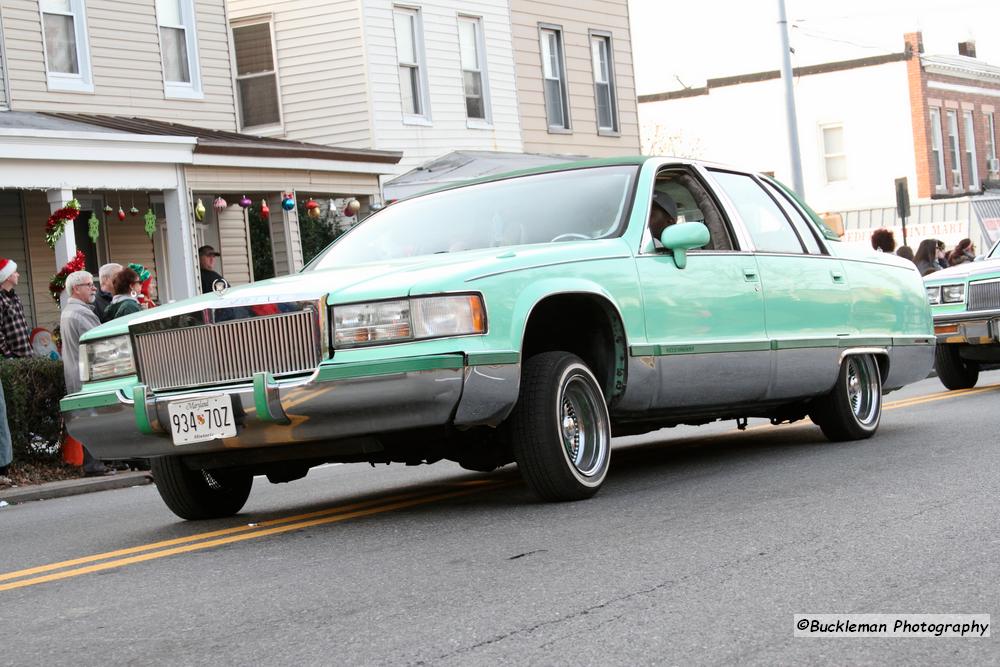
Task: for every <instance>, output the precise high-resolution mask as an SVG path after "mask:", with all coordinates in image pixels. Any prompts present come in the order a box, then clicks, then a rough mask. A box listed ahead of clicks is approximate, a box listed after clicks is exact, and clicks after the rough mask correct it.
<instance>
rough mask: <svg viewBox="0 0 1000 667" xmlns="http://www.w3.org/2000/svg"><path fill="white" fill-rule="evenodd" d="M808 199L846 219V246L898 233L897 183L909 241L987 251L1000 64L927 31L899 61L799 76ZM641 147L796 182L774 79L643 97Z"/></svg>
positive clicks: (768, 75)
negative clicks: (903, 185)
mask: <svg viewBox="0 0 1000 667" xmlns="http://www.w3.org/2000/svg"><path fill="white" fill-rule="evenodd" d="M793 76H794V79H795V82H794V85H795V98H796V106H797V114H798V133H799V140H800V147H801V158H802V168H803V181H804V184H805V196H806V198H807V199H808V200H809V201H810V203H812V204H813V206H814V207H815V208H817V209H819V210H823V211H836V212H840V213H842V214H843V215H844V221H845V226H846V228H847V235H846V236H845V240H847V241H848V242H857V243H867V242H868V238H869V236H870V233H871V231H872V230H873V229H875V228H878V227H889V228H895V229H896V238H897V241H898V242H900V243H902V240H903V239H902V229H901V227H902V221H901V220H899V219H898V218H897V216H896V210H895V181H896V179H897V178H900V177H905V178H906V179H907V184H908V188H909V197H910V200H911V213H912V214H911V217H910V219H909V220H908V221H907V242H908V244H909V245H911V246H914V247H915V246H916V244H917V243H919V242H920V240H922V239H923V238H932V237H933V238H940V239H942V240H944V241H945V242H946V243H955V242H957V241H958V240H959V239H961V238H964V237H970V238H972V239H973V240H974V241H975V242H976V244H977V247H978V248H980V249H984V247H986V246H988V245H989V244H991V243H993V242H995V241H996V240H997V239H998V238H1000V164H998V161H997V158H998V142H1000V135H998V130H997V127H996V125H997V120H998V118H997V116H998V112H1000V66H996V65H992V64H989V63H986V62H984V61H982V60H979V59H977V58H976V54H975V44H974V43H972V42H963V43H962V44H959V45H958V50H957V53H956V54H955V55H932V54H925V53H924V52H923V46H922V38H921V34H920V33H910V34H906V35H904V38H903V49H902V50H901V51H900V52H898V53H890V54H884V55H878V56H870V57H866V58H859V59H855V60H848V61H839V62H830V63H822V64H818V65H810V66H805V67H797V68H795V69H794V70H793ZM639 116H640V123H641V125H642V133H643V147H644V150H646V151H647V152H653V153H665V154H679V155H682V156H684V157H697V158H702V159H707V160H717V161H721V162H728V163H735V164H740V165H743V166H746V167H749V168H752V169H757V170H759V171H762V172H771V173H774V174H775V175H776V176H777V177H778V178H779V179H781V180H784V181H786V182H791V167H790V161H789V157H788V155H789V153H788V140H787V131H786V127H785V113H784V97H783V90H782V85H781V80H780V73H779V72H778V71H776V70H775V71H769V72H753V73H748V74H739V75H735V76H727V77H723V78H717V79H709V80H708V82H707V83H706V85H705V86H704V87H702V88H688V89H684V90H676V91H667V92H663V93H657V94H652V95H640V96H639Z"/></svg>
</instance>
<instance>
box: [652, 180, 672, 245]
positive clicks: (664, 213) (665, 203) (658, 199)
mask: <svg viewBox="0 0 1000 667" xmlns="http://www.w3.org/2000/svg"><path fill="white" fill-rule="evenodd" d="M675 222H677V204H676V203H674V200H673V199H671V197H670V195H668V194H667V193H666V192H663V191H661V190H654V191H653V206H652V210H651V211H650V212H649V231H650V232H652V234H653V242H654V243H655V245H656V246H660V235H661V234H662V233H663V230H664V229H666V228H667V227H669V226H670V225H672V224H674V223H675Z"/></svg>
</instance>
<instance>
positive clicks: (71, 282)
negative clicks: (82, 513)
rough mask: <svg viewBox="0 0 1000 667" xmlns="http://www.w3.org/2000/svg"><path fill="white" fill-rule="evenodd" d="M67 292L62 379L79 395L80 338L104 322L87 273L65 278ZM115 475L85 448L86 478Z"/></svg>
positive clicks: (61, 324) (61, 331)
mask: <svg viewBox="0 0 1000 667" xmlns="http://www.w3.org/2000/svg"><path fill="white" fill-rule="evenodd" d="M66 292H67V293H68V294H69V299H68V300H67V301H66V305H65V306H63V309H62V315H61V316H60V317H59V335H60V336H61V337H62V357H63V377H64V378H65V379H66V393H67V394H74V393H76V392H78V391H80V387H81V386H82V382H81V381H80V362H79V360H80V336H82V335H83V334H85V333H86V332H88V331H90V330H91V329H93V328H94V327H96V326H98V325H99V324H100V323H101V321H100V320H99V319H98V318H97V313H95V312H94V300H95V299H96V298H97V285H95V284H94V276H92V275H91V274H90V272H88V271H76V272H74V273H71V274H69V275H68V276H66ZM114 472H115V471H114V470H112V469H111V468H108V467H107V466H105V465H104V464H103V463H102V462H101V461H99V460H98V459H95V458H94V457H93V456H91V455H90V452H89V451H87V447H86V445H84V447H83V474H84V475H87V476H88V477H93V476H96V475H110V474H113V473H114Z"/></svg>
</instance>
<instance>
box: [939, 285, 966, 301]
mask: <svg viewBox="0 0 1000 667" xmlns="http://www.w3.org/2000/svg"><path fill="white" fill-rule="evenodd" d="M963 301H965V285H964V284H962V285H944V286H943V287H941V303H962V302H963Z"/></svg>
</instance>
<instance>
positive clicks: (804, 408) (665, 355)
mask: <svg viewBox="0 0 1000 667" xmlns="http://www.w3.org/2000/svg"><path fill="white" fill-rule="evenodd" d="M935 342H936V341H935V336H934V330H933V325H932V320H931V315H930V308H929V306H928V303H927V298H926V295H925V291H924V286H923V282H922V281H921V279H920V276H919V275H918V274H917V272H916V270H915V269H914V267H913V264H911V263H909V262H907V261H905V260H902V259H900V258H897V257H895V256H892V255H882V254H875V253H872V252H866V251H859V250H856V249H852V248H849V247H846V246H844V245H843V244H841V243H840V242H839V241H838V238H837V236H836V235H835V234H833V233H832V232H831V231H830V230H829V229H827V228H826V227H825V226H824V225H823V224H822V222H821V221H820V220H819V219H818V218H817V217H816V215H815V214H814V213H812V211H811V210H810V209H808V207H806V206H805V205H804V204H802V203H801V202H799V201H798V200H797V199H796V198H795V197H794V196H792V195H791V194H790V193H789V192H788V191H787V190H786V189H785V188H784V187H783V186H781V185H780V184H779V183H777V182H775V181H772V180H770V179H768V178H764V177H761V176H758V175H755V174H751V173H746V172H742V171H739V170H735V169H731V168H728V167H722V166H716V165H710V164H704V163H698V162H692V161H687V160H677V159H670V158H638V157H637V158H623V159H608V160H596V161H588V162H580V163H574V164H569V165H561V166H559V167H553V168H547V169H539V170H534V171H531V172H522V173H515V174H507V175H504V176H498V177H495V178H489V179H484V180H481V181H476V182H473V183H468V184H464V185H461V186H458V187H452V188H448V189H444V190H440V191H436V192H432V193H428V194H423V195H420V196H416V197H413V198H410V199H407V200H404V201H401V202H398V203H395V204H392V205H391V206H388V207H387V208H385V209H384V210H382V211H381V212H379V213H376V214H375V215H373V216H371V217H370V218H368V219H367V220H365V221H364V222H363V223H362V224H360V225H358V226H357V227H355V228H354V229H352V230H351V231H350V232H348V233H347V234H345V235H344V236H342V237H341V238H340V239H338V240H337V241H336V242H335V243H334V244H332V245H331V246H330V247H329V248H327V249H326V250H325V251H324V252H323V253H321V254H320V255H319V256H318V257H316V258H315V259H314V260H313V261H312V262H311V263H310V264H309V265H308V266H307V267H305V269H303V270H302V271H301V272H300V273H299V274H297V275H292V276H286V277H281V278H275V279H272V280H267V281H262V282H259V283H254V284H251V285H245V286H241V287H235V288H232V289H227V290H222V292H221V293H218V294H207V295H202V296H200V297H196V298H192V299H189V300H187V301H184V302H180V303H176V304H171V305H170V306H166V307H161V308H157V309H156V310H155V311H152V312H149V313H141V314H137V315H136V316H134V317H132V318H130V319H126V320H116V321H113V322H110V323H108V324H105V325H103V326H101V327H98V328H97V329H94V330H92V331H91V332H89V333H88V334H87V335H86V336H85V337H84V345H83V348H82V350H81V359H82V361H81V374H82V379H83V382H84V384H83V389H82V391H80V392H79V393H77V394H73V395H71V396H68V397H66V398H65V399H64V400H63V403H62V409H63V411H64V413H65V417H66V422H67V426H68V429H69V432H70V433H71V434H72V435H74V436H75V437H77V438H78V439H80V440H81V441H83V442H84V443H85V444H86V445H87V447H88V448H90V450H91V451H92V452H93V453H94V454H95V455H96V456H98V457H101V458H108V459H114V458H133V457H144V458H149V459H150V460H151V464H152V469H153V473H154V477H155V479H156V484H157V488H158V489H159V492H160V494H161V496H162V497H163V500H164V501H165V502H166V504H167V505H168V506H169V507H170V509H171V510H173V511H174V512H175V513H176V514H177V515H179V516H181V517H183V518H186V519H201V518H208V517H219V516H226V515H231V514H234V513H236V512H238V511H239V510H240V509H241V508H242V507H243V505H244V503H245V502H246V499H247V497H248V494H249V492H250V487H251V483H252V479H253V476H254V475H266V476H267V478H268V479H269V480H270V481H271V482H275V483H277V482H287V481H291V480H294V479H298V478H301V477H303V476H305V475H306V473H307V472H308V470H309V468H310V467H311V466H315V465H318V464H321V463H324V462H330V461H341V462H351V461H357V462H371V463H380V462H404V463H407V464H418V463H432V462H434V461H438V460H441V459H450V460H453V461H457V462H458V463H460V464H461V465H462V466H464V467H466V468H469V469H473V470H480V471H489V470H493V469H495V468H497V467H500V466H503V465H505V464H508V463H511V462H516V463H517V464H518V467H519V469H520V471H521V473H522V475H523V477H524V479H525V480H526V481H527V484H528V486H529V487H530V488H531V489H533V490H534V491H535V492H536V493H537V495H539V496H540V497H541V498H543V499H546V500H576V499H582V498H586V497H589V496H592V495H593V494H594V493H596V492H597V490H598V489H599V488H600V487H601V485H602V484H603V483H604V481H605V478H606V477H607V473H608V468H609V463H610V461H611V438H612V436H613V435H620V434H635V433H641V432H645V431H650V430H653V429H658V428H662V427H665V426H674V425H678V424H704V423H707V422H711V421H715V420H720V419H727V420H729V419H734V420H739V423H740V424H741V425H742V424H745V420H746V419H747V418H749V417H764V418H770V419H771V421H772V422H773V423H775V424H777V423H780V422H784V421H795V420H799V419H803V418H805V417H807V416H808V417H810V418H811V419H812V420H813V421H814V422H815V423H816V424H818V425H819V427H820V428H821V429H822V430H823V433H824V434H826V436H827V437H828V438H830V439H832V440H848V439H860V438H868V437H870V436H872V435H873V434H874V433H875V431H876V429H877V428H878V425H879V421H880V418H881V413H882V395H883V393H884V392H886V391H889V390H893V389H897V388H899V387H901V386H903V385H905V384H907V383H909V382H913V381H916V380H919V379H922V378H924V377H926V376H927V374H928V372H929V370H930V368H931V365H932V363H933V357H934V349H935Z"/></svg>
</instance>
